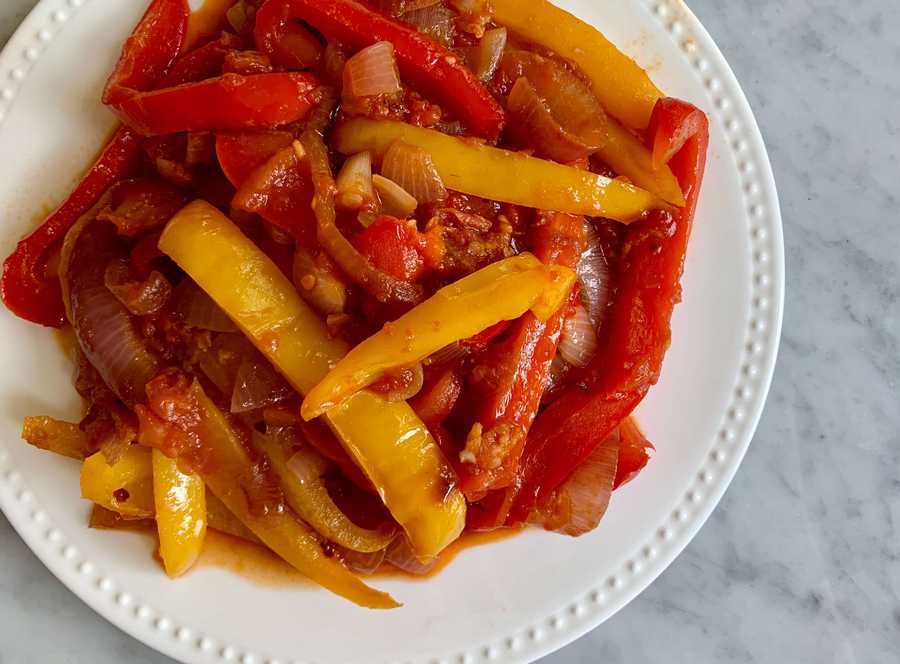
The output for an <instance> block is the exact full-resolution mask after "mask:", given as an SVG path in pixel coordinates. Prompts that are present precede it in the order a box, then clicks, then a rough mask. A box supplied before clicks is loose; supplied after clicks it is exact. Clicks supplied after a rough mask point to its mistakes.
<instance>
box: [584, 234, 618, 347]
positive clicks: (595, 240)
mask: <svg viewBox="0 0 900 664" xmlns="http://www.w3.org/2000/svg"><path fill="white" fill-rule="evenodd" d="M585 235H586V237H587V247H586V248H585V250H584V252H583V253H582V254H581V259H580V260H579V261H578V265H577V267H576V269H575V272H576V273H577V274H578V280H579V281H580V282H581V291H580V295H581V302H582V303H583V304H584V307H585V309H587V313H588V318H590V320H591V324H592V325H593V326H594V330H600V329H601V327H602V326H603V322H604V319H605V318H606V312H607V310H608V308H609V302H610V299H611V298H612V280H611V275H610V266H609V260H608V259H607V258H606V254H605V253H604V251H603V246H602V245H601V243H600V237H599V236H598V235H597V231H596V229H595V228H594V226H593V224H592V223H591V222H590V221H585Z"/></svg>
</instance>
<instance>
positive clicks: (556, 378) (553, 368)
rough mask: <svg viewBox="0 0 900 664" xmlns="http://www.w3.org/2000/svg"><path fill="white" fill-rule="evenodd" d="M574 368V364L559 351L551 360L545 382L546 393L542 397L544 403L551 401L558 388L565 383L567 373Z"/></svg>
mask: <svg viewBox="0 0 900 664" xmlns="http://www.w3.org/2000/svg"><path fill="white" fill-rule="evenodd" d="M571 369H572V365H571V364H569V363H568V362H566V361H565V360H564V359H563V358H562V355H560V354H559V353H557V354H556V355H554V356H553V361H552V362H550V370H549V371H548V372H547V381H546V383H545V384H544V394H543V396H542V397H541V401H542V403H550V402H552V401H553V398H554V397H555V396H556V392H557V390H559V388H560V387H562V385H563V381H564V380H565V379H566V375H567V374H568V373H569V371H570V370H571Z"/></svg>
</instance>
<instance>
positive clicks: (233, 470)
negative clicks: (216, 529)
mask: <svg viewBox="0 0 900 664" xmlns="http://www.w3.org/2000/svg"><path fill="white" fill-rule="evenodd" d="M160 378H162V377H160ZM160 378H157V379H156V380H160ZM163 379H164V378H163ZM173 389H176V390H183V392H181V393H180V394H179V395H178V396H177V397H176V398H178V399H179V401H181V402H182V403H183V404H185V406H187V407H189V408H190V409H191V410H190V413H191V414H190V416H189V417H179V413H178V412H175V413H172V417H171V418H170V419H169V421H167V422H166V424H167V425H168V426H171V427H174V428H175V429H177V430H178V431H179V432H180V433H183V434H186V435H188V436H190V437H192V438H194V439H196V440H197V441H198V443H199V445H200V447H201V449H202V452H201V453H202V455H203V458H204V461H203V463H202V464H199V465H198V467H197V468H196V472H197V474H199V475H200V477H202V478H203V481H204V482H206V485H207V486H208V487H209V490H210V491H211V492H212V493H213V494H215V495H216V497H217V498H218V499H219V500H221V501H222V502H223V503H224V504H225V507H227V508H228V509H229V511H231V513H232V514H234V515H235V516H236V517H237V518H238V519H239V520H240V521H241V522H242V523H243V524H244V525H245V526H246V527H247V528H249V529H250V531H251V532H253V534H254V535H256V536H257V537H258V538H259V539H261V540H262V542H263V544H265V545H266V546H267V547H269V548H270V549H271V550H272V551H274V552H275V553H276V554H278V555H279V556H281V557H282V558H284V560H286V561H287V562H288V563H290V564H291V565H292V566H293V567H294V568H296V569H297V571H299V572H300V573H302V574H304V575H305V576H307V577H309V578H310V579H312V580H313V581H315V582H316V583H318V584H319V585H321V586H323V587H325V588H327V589H328V590H330V591H331V592H333V593H335V594H337V595H340V596H341V597H345V598H347V599H349V600H350V601H352V602H355V603H357V604H359V605H360V606H366V607H369V608H373V609H391V608H394V607H397V606H399V604H397V602H395V601H394V599H393V598H392V597H391V596H390V595H388V594H387V593H383V592H380V591H378V590H375V589H374V588H370V587H369V586H367V585H366V584H365V583H363V582H362V581H360V580H359V578H357V577H356V576H355V575H354V574H353V573H352V572H350V571H349V570H348V569H347V568H346V567H344V566H343V565H342V564H341V563H340V562H339V561H338V560H336V559H335V558H334V557H329V556H327V555H326V553H325V550H324V549H323V548H322V543H321V542H320V540H319V538H318V537H316V535H315V534H314V533H313V531H312V530H310V529H309V528H307V527H306V526H305V525H304V524H303V523H302V522H300V521H299V520H298V519H297V518H296V517H295V516H294V514H293V513H292V512H291V511H290V510H267V511H260V510H257V509H253V508H252V507H251V505H250V502H249V500H248V498H247V494H246V492H245V488H244V485H243V484H242V482H241V478H243V477H245V476H246V473H247V470H248V469H249V468H251V467H252V465H253V463H252V461H251V459H250V455H249V454H248V453H247V450H246V448H245V447H244V444H243V443H242V442H241V440H240V438H238V436H237V434H235V432H234V430H233V429H232V428H231V426H230V425H229V424H228V421H227V420H226V419H225V417H224V416H223V415H222V413H221V412H220V411H219V409H218V408H216V406H215V405H214V404H213V402H212V401H210V400H209V398H208V397H207V396H206V394H205V393H204V392H203V390H202V389H201V387H200V385H199V384H198V383H197V382H196V381H194V383H193V384H190V383H188V382H187V381H185V382H184V387H180V386H178V385H176V387H175V388H173ZM174 410H175V411H178V409H177V408H176V409H174ZM151 417H154V415H151Z"/></svg>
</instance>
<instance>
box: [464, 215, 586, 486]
mask: <svg viewBox="0 0 900 664" xmlns="http://www.w3.org/2000/svg"><path fill="white" fill-rule="evenodd" d="M585 223H586V221H585V219H584V217H579V216H574V215H567V214H562V213H559V212H551V213H542V214H541V215H539V217H538V220H537V222H536V224H535V227H534V229H533V231H532V235H533V237H532V245H533V247H534V251H535V255H536V256H537V257H538V258H540V259H541V260H542V261H543V262H545V263H548V264H554V265H560V266H565V267H568V268H572V269H574V268H575V267H576V266H577V265H578V261H579V259H580V258H581V252H582V251H584V248H585V244H586V242H587V238H586V233H585ZM568 309H569V308H568V307H563V308H561V309H560V310H558V311H557V312H556V313H555V314H554V315H553V316H551V317H550V318H548V319H546V320H541V319H540V318H539V317H537V316H535V315H534V314H532V313H528V314H525V315H524V316H522V317H521V318H520V319H519V320H517V321H516V322H515V323H514V324H513V329H512V330H511V331H510V332H509V333H508V334H506V335H505V336H504V338H503V339H502V340H501V341H500V342H499V343H497V344H495V345H494V346H492V347H491V350H490V352H489V353H488V354H487V359H486V360H485V362H484V364H483V365H482V368H483V369H484V370H483V371H480V372H479V373H480V375H481V376H482V378H481V380H480V382H479V383H478V384H477V387H476V392H475V394H474V395H473V397H474V399H475V401H476V402H477V404H478V408H477V414H476V417H475V425H474V426H475V427H477V429H476V430H475V432H474V434H470V435H469V439H468V440H467V443H468V444H467V447H466V450H467V452H468V454H466V453H464V454H463V455H462V458H461V459H460V462H459V463H458V464H457V466H456V468H457V472H458V473H459V476H460V486H461V487H462V490H463V492H464V493H465V494H466V496H467V497H468V498H469V499H470V500H471V499H477V498H478V497H480V496H481V495H482V494H483V493H484V492H485V491H488V490H493V489H500V488H504V487H507V486H509V485H510V483H512V481H513V479H514V478H515V473H516V469H517V468H518V465H519V458H520V457H521V454H522V449H523V448H524V446H525V437H526V435H527V433H528V430H529V428H530V427H531V424H532V422H533V421H534V418H535V416H536V415H537V411H538V406H540V403H541V397H542V396H543V394H544V388H545V386H546V382H547V375H548V374H549V372H550V363H551V361H552V360H553V356H554V355H555V354H556V350H557V348H558V346H559V341H560V336H561V333H562V328H563V324H564V323H565V319H566V314H567V313H568Z"/></svg>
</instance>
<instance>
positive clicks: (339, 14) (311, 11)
mask: <svg viewBox="0 0 900 664" xmlns="http://www.w3.org/2000/svg"><path fill="white" fill-rule="evenodd" d="M291 19H300V20H301V21H305V22H307V23H308V24H309V25H311V26H312V27H313V28H315V29H316V30H318V31H319V32H321V33H322V34H324V35H325V36H326V37H328V38H329V39H335V40H337V41H339V42H341V43H342V44H344V45H345V46H348V47H349V48H351V49H356V50H358V49H362V48H365V47H366V46H371V45H372V44H374V43H376V42H379V41H388V42H390V43H391V44H393V45H394V54H395V56H396V58H397V66H398V67H399V69H400V74H401V75H402V76H403V78H404V79H405V80H407V81H408V82H409V83H410V84H412V86H413V87H414V88H416V89H417V90H420V91H421V92H423V93H425V94H426V95H428V96H430V97H433V98H434V100H435V101H437V102H439V103H440V104H442V105H444V106H446V107H447V108H448V109H450V110H452V111H453V113H454V115H455V116H456V117H458V118H459V119H460V120H461V121H462V123H463V124H464V125H466V127H467V128H468V129H469V131H471V132H472V133H474V134H476V135H478V136H482V137H484V138H487V139H489V140H496V138H497V137H498V136H499V135H500V130H501V129H502V128H503V123H504V113H503V109H502V108H501V107H500V104H499V103H497V101H496V100H495V99H494V97H493V96H492V95H491V93H490V92H488V90H487V89H486V88H485V87H484V85H482V83H481V81H479V80H478V78H477V77H476V76H475V75H474V74H473V73H472V72H471V71H470V70H469V69H468V68H467V67H465V66H464V65H463V63H462V61H461V59H460V58H459V57H458V56H456V55H454V54H453V53H452V52H450V51H449V50H447V49H446V48H444V47H443V46H441V45H439V44H437V43H435V42H433V41H432V40H431V39H429V38H428V37H427V36H425V35H423V34H422V33H420V32H417V31H416V30H415V29H413V28H411V27H409V26H406V25H403V24H401V23H398V22H396V21H394V20H391V19H389V18H387V17H386V16H383V15H381V14H378V13H377V12H374V11H372V10H371V9H369V8H368V7H366V6H364V5H362V4H360V3H359V2H355V1H354V0H268V2H266V3H265V4H264V5H263V6H262V7H261V8H260V10H259V11H258V12H257V14H256V44H257V48H259V50H261V51H263V52H270V51H271V50H272V48H273V47H272V43H273V41H274V40H275V39H276V37H277V35H278V34H280V32H282V30H283V26H284V24H285V23H286V22H287V21H290V20H291Z"/></svg>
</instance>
